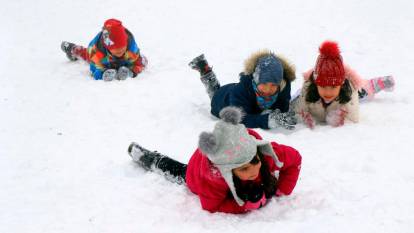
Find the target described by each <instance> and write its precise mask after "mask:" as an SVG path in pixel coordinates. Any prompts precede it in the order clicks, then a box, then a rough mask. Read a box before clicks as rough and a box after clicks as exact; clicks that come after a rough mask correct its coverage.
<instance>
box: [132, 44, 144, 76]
mask: <svg viewBox="0 0 414 233" xmlns="http://www.w3.org/2000/svg"><path fill="white" fill-rule="evenodd" d="M128 60H129V61H128V64H129V65H128V68H129V69H130V70H131V71H132V73H133V77H135V76H137V75H138V74H139V73H141V72H142V71H143V70H144V69H145V64H144V62H143V57H142V56H141V54H140V50H139V48H138V45H137V43H136V42H135V39H134V37H133V36H131V41H130V44H129V45H128Z"/></svg>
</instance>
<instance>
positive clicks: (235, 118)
mask: <svg viewBox="0 0 414 233" xmlns="http://www.w3.org/2000/svg"><path fill="white" fill-rule="evenodd" d="M219 116H220V118H221V119H222V120H223V121H224V122H227V123H231V124H233V125H237V124H239V123H240V122H241V119H242V117H243V113H242V111H241V110H240V109H239V108H237V107H225V108H223V109H222V110H221V111H220V113H219Z"/></svg>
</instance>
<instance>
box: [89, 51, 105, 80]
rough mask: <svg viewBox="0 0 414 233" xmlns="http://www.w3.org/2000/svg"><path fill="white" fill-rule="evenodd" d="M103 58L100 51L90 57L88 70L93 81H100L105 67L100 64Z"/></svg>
mask: <svg viewBox="0 0 414 233" xmlns="http://www.w3.org/2000/svg"><path fill="white" fill-rule="evenodd" d="M103 57H104V55H103V53H101V52H100V51H96V52H94V53H93V54H92V56H91V59H90V62H89V68H90V71H91V73H92V76H93V78H94V79H95V80H100V79H102V74H103V72H104V71H105V66H104V65H103V64H102V62H101V60H102V58H103Z"/></svg>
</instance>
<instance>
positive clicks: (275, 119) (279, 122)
mask: <svg viewBox="0 0 414 233" xmlns="http://www.w3.org/2000/svg"><path fill="white" fill-rule="evenodd" d="M296 123H297V120H296V117H295V112H294V111H289V112H283V113H282V112H280V110H279V109H275V110H273V111H272V112H271V113H269V123H268V125H269V128H271V129H273V128H276V127H278V126H281V127H283V128H285V129H289V130H292V129H294V128H295V126H294V125H296Z"/></svg>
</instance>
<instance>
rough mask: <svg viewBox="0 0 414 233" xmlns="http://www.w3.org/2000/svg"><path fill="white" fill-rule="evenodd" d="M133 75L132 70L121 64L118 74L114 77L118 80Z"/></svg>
mask: <svg viewBox="0 0 414 233" xmlns="http://www.w3.org/2000/svg"><path fill="white" fill-rule="evenodd" d="M133 76H134V74H133V73H132V71H131V70H130V69H129V68H128V67H126V66H121V67H119V69H118V74H117V76H116V78H117V79H118V80H125V79H127V78H132V77H133Z"/></svg>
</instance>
